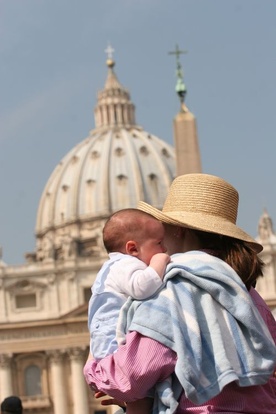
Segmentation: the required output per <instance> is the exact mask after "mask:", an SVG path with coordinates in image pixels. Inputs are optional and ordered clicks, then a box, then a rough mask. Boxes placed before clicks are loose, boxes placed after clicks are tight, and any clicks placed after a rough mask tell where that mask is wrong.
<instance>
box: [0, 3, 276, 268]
mask: <svg viewBox="0 0 276 414" xmlns="http://www.w3.org/2000/svg"><path fill="white" fill-rule="evenodd" d="M275 15H276V2H275V0H263V1H260V0H258V1H257V0H116V1H114V0H100V1H93V0H78V1H77V0H70V1H69V0H1V3H0V39H1V40H0V60H1V67H0V86H1V101H0V189H1V207H0V245H1V246H2V247H3V260H4V261H5V262H6V263H8V264H17V263H23V262H24V254H25V252H29V251H33V250H34V247H35V236H34V231H35V221H36V212H37V207H38V203H39V199H40V196H41V194H42V191H43V188H44V186H45V184H46V182H47V179H48V178H49V176H50V174H51V172H52V171H53V169H54V167H55V166H56V165H57V164H58V162H59V161H60V159H61V158H62V157H63V156H64V155H65V154H66V153H67V152H68V151H69V150H70V149H71V148H72V147H73V146H74V145H76V144H77V143H78V142H80V141H81V140H83V139H84V138H85V137H87V135H88V133H89V131H90V130H91V129H93V128H94V116H93V109H94V106H95V103H96V94H97V91H98V90H99V89H102V87H103V85H104V82H105V79H106V74H107V69H106V66H105V60H106V55H105V53H104V50H105V49H106V47H107V45H108V42H110V43H111V44H112V46H113V48H114V49H115V54H114V58H115V61H116V67H115V70H116V73H117V76H118V78H119V80H120V81H121V83H122V84H123V85H124V86H125V87H127V88H128V89H129V91H130V93H131V97H132V101H133V102H134V104H135V105H136V121H137V123H138V124H139V125H142V126H143V127H144V128H145V130H147V131H148V132H150V133H152V134H155V135H157V136H159V137H160V138H162V139H164V140H165V141H167V142H169V143H171V144H172V143H173V138H172V120H173V117H174V115H175V114H176V112H177V111H178V109H179V102H178V99H177V96H176V94H175V91H174V87H175V82H176V78H175V66H176V63H175V59H174V57H172V56H169V54H168V52H169V51H170V50H172V49H174V47H175V44H176V43H178V44H179V46H180V48H182V49H185V50H187V51H188V53H187V54H185V55H183V56H182V57H181V62H182V65H183V69H184V78H185V83H186V86H187V89H188V94H187V99H186V103H187V105H188V107H189V109H190V110H191V111H192V112H193V113H194V114H195V116H196V118H197V125H198V134H199V143H200V148H201V155H202V164H203V171H204V172H206V173H210V174H215V175H219V176H221V177H223V178H225V179H226V180H228V181H230V182H231V183H232V184H233V185H234V186H235V187H236V188H237V189H238V191H239V193H240V209H239V217H238V224H239V225H240V226H241V227H243V228H244V229H245V230H246V231H248V232H249V233H250V234H251V235H252V236H254V237H255V236H256V235H257V226H258V220H259V217H260V215H261V214H262V212H263V209H264V208H267V210H268V213H269V214H270V215H271V217H272V219H273V220H274V221H275V220H276V189H275V185H274V183H275V170H276V163H275V154H276V139H275V131H276V115H275V96H276V25H275Z"/></svg>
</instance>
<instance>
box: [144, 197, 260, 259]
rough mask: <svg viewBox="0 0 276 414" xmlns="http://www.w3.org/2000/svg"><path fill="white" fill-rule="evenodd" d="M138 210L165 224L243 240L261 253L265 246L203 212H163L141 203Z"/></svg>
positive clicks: (237, 228)
mask: <svg viewBox="0 0 276 414" xmlns="http://www.w3.org/2000/svg"><path fill="white" fill-rule="evenodd" d="M137 208H138V209H139V210H142V211H145V212H146V213H148V214H151V215H152V216H153V217H155V218H156V219H158V220H159V221H162V222H163V223H167V224H172V225H175V226H182V227H188V228H191V229H195V230H201V231H206V232H209V233H215V234H220V235H223V236H228V237H233V238H234V239H238V240H242V241H245V242H247V243H250V245H251V247H252V248H253V249H254V250H255V251H256V253H260V252H261V251H262V250H263V246H262V245H261V244H259V243H257V242H256V240H255V239H253V238H252V237H251V236H250V235H249V234H247V233H246V232H245V231H243V230H242V229H241V228H239V227H238V226H237V225H235V224H233V223H231V222H230V221H228V220H225V221H223V220H220V221H218V219H217V217H216V216H213V215H211V214H206V213H202V212H198V213H196V212H185V211H183V212H182V211H166V212H163V211H161V210H158V209H157V208H155V207H153V206H151V205H150V204H147V203H145V202H144V201H139V203H138V206H137Z"/></svg>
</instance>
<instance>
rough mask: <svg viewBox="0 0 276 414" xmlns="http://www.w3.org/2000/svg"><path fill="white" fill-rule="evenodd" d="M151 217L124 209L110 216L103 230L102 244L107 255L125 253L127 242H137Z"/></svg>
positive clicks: (135, 210) (137, 211)
mask: <svg viewBox="0 0 276 414" xmlns="http://www.w3.org/2000/svg"><path fill="white" fill-rule="evenodd" d="M149 219H152V220H156V219H155V218H154V217H153V216H151V215H150V214H148V213H145V212H144V211H141V210H138V209H136V208H126V209H123V210H119V211H117V212H116V213H114V214H112V215H111V216H110V217H109V219H108V220H107V222H106V223H105V225H104V228H103V243H104V247H105V249H106V251H107V253H111V252H122V253H125V251H124V250H125V244H126V242H127V241H128V240H137V239H138V238H140V237H141V236H142V235H143V234H144V232H145V231H146V230H147V227H146V221H147V220H149Z"/></svg>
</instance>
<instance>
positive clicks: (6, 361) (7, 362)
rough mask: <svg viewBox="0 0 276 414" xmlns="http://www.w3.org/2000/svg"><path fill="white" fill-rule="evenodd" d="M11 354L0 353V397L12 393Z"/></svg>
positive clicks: (2, 397)
mask: <svg viewBox="0 0 276 414" xmlns="http://www.w3.org/2000/svg"><path fill="white" fill-rule="evenodd" d="M11 361H12V354H0V399H1V401H2V400H3V399H4V398H6V397H8V396H9V395H13V389H12V371H11Z"/></svg>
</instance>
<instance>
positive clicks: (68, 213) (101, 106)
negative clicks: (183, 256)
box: [36, 58, 176, 260]
mask: <svg viewBox="0 0 276 414" xmlns="http://www.w3.org/2000/svg"><path fill="white" fill-rule="evenodd" d="M114 65H115V62H114V61H113V59H112V58H109V59H108V60H107V66H108V75H107V80H106V83H105V86H104V89H103V90H102V91H100V92H99V93H98V101H97V105H96V107H95V110H94V113H95V126H96V128H95V129H94V130H92V131H91V132H90V134H89V136H88V137H87V138H86V139H85V140H84V141H82V142H80V143H79V144H78V145H76V146H75V147H74V148H73V149H72V150H71V151H70V152H69V153H68V154H67V155H65V157H64V158H63V159H62V160H61V161H60V163H59V164H58V166H57V167H56V168H55V170H54V171H53V173H52V174H51V176H50V178H49V180H48V182H47V184H46V186H45V189H44V191H43V194H42V197H41V200H40V203H39V208H38V213H37V222H36V237H37V255H38V257H37V259H38V260H44V259H45V258H47V257H52V258H54V257H53V256H55V258H56V256H59V254H61V250H62V246H63V247H64V245H65V244H64V243H65V240H67V242H68V243H67V244H68V246H69V244H70V243H71V242H72V240H75V241H76V240H78V241H81V240H85V239H87V238H88V239H89V237H90V236H91V231H92V230H93V231H92V233H93V232H94V233H95V234H96V236H97V240H98V239H99V236H100V233H99V229H100V228H101V227H102V224H103V222H104V221H105V220H106V218H107V217H108V216H109V215H110V214H111V213H113V212H115V211H117V210H119V209H122V208H126V207H136V206H137V202H138V201H139V200H144V201H146V202H148V203H150V204H152V205H154V206H156V207H157V208H162V205H163V203H164V200H165V197H166V194H167V191H168V188H169V185H170V183H171V181H172V180H173V178H174V177H175V174H176V172H175V152H174V149H173V147H172V146H170V145H169V144H167V143H166V142H164V141H162V140H161V139H159V138H158V137H156V136H154V135H152V134H150V133H148V132H146V131H144V129H143V128H142V127H140V126H138V125H136V123H135V107H134V105H133V103H132V102H131V100H130V94H129V92H128V91H127V90H126V89H125V88H124V87H123V86H122V85H121V84H120V83H119V81H118V79H117V76H116V74H115V72H114ZM97 240H95V238H94V241H93V243H92V245H94V246H96V245H98V241H97ZM69 242H70V243H69ZM90 244H91V243H90ZM88 245H89V243H88ZM68 248H69V247H68ZM46 250H47V253H46ZM81 250H82V249H81ZM84 250H85V249H84ZM58 252H59V253H58ZM90 253H91V246H90V248H88V250H87V252H86V253H84V252H83V254H85V255H86V254H90Z"/></svg>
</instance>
